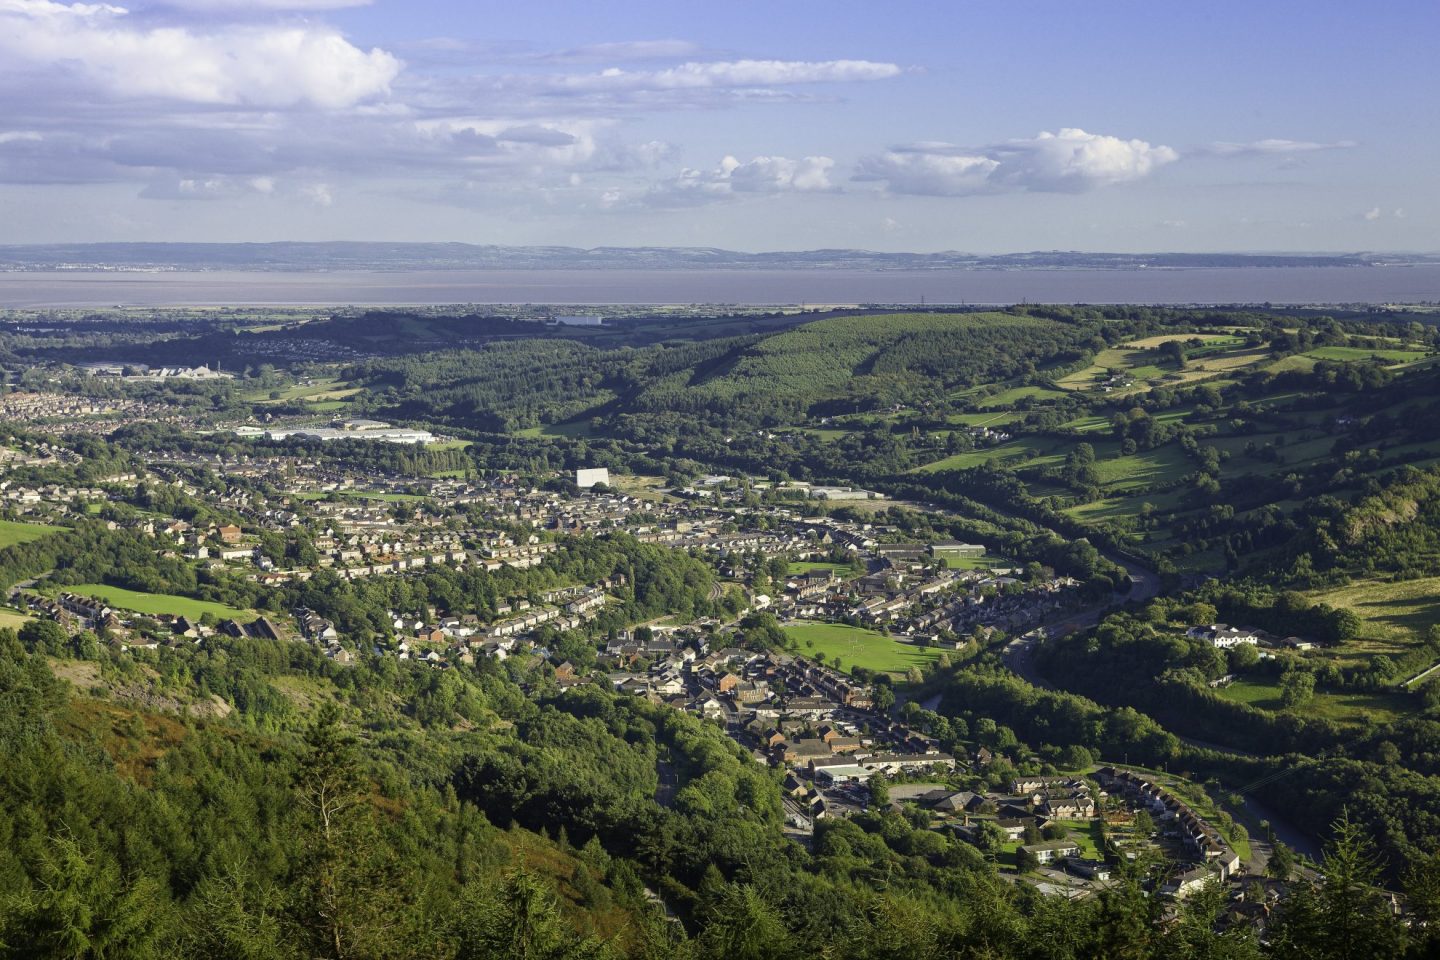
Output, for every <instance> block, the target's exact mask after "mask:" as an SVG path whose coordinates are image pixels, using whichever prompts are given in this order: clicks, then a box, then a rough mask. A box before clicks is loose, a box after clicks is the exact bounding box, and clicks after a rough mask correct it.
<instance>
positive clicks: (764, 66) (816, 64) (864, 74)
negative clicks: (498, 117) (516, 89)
mask: <svg viewBox="0 0 1440 960" xmlns="http://www.w3.org/2000/svg"><path fill="white" fill-rule="evenodd" d="M900 72H901V71H900V67H899V66H897V65H896V64H893V63H876V62H874V61H872V60H819V61H811V60H718V61H711V62H703V63H702V62H691V63H682V64H680V65H678V66H674V67H669V68H667V69H664V70H621V69H619V68H616V67H612V68H610V69H608V70H601V71H600V72H598V73H585V74H570V75H561V76H555V77H547V78H544V81H543V86H545V87H548V88H551V89H554V90H560V91H575V92H585V91H621V90H703V89H712V88H717V87H774V86H787V85H792V84H807V83H853V82H856V81H863V80H885V79H888V78H890V77H895V76H899V74H900Z"/></svg>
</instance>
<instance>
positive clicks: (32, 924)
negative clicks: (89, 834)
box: [0, 836, 167, 958]
mask: <svg viewBox="0 0 1440 960" xmlns="http://www.w3.org/2000/svg"><path fill="white" fill-rule="evenodd" d="M30 872H31V873H32V874H33V875H34V878H35V882H34V885H33V886H26V887H22V888H19V889H14V890H10V891H7V892H6V893H5V894H4V895H0V949H3V950H4V953H5V955H6V956H13V957H81V958H91V957H94V958H101V957H145V956H154V955H155V950H156V940H157V938H158V937H159V935H160V934H161V932H162V929H163V922H164V919H165V910H166V907H167V901H166V898H165V896H164V894H163V890H162V888H161V886H160V884H158V883H156V882H155V881H154V880H152V879H150V878H148V877H145V876H136V877H129V878H127V877H124V876H122V875H121V872H120V868H119V867H118V866H117V864H116V863H115V861H114V860H113V859H111V858H109V857H108V856H105V855H94V854H90V853H87V852H86V851H85V850H84V849H82V848H81V846H80V844H79V843H78V842H77V841H75V840H74V839H72V838H70V837H63V836H62V837H52V838H50V842H49V845H48V847H47V849H45V850H43V851H42V852H41V853H40V854H39V856H38V858H37V861H36V862H35V863H34V864H32V865H31V871H30Z"/></svg>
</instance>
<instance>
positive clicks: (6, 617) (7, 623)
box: [0, 610, 30, 630]
mask: <svg viewBox="0 0 1440 960" xmlns="http://www.w3.org/2000/svg"><path fill="white" fill-rule="evenodd" d="M29 622H30V615H29V614H28V613H21V612H20V611H18V610H0V629H3V628H9V629H12V630H19V629H20V628H21V627H23V626H25V624H27V623H29Z"/></svg>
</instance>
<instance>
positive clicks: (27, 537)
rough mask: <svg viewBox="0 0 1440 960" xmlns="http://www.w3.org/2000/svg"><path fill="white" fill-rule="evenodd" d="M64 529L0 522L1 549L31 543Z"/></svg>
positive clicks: (39, 524) (10, 521)
mask: <svg viewBox="0 0 1440 960" xmlns="http://www.w3.org/2000/svg"><path fill="white" fill-rule="evenodd" d="M63 529H65V528H64V527H52V526H49V525H47V524H43V523H20V522H19V521H17V520H0V547H10V546H14V545H15V544H17V543H30V542H32V541H35V540H39V539H41V538H43V537H48V536H50V535H51V534H54V533H59V532H60V531H61V530H63Z"/></svg>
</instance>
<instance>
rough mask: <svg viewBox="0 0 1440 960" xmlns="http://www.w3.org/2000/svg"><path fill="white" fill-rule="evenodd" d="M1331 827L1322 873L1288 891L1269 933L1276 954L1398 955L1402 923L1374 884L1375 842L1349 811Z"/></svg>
mask: <svg viewBox="0 0 1440 960" xmlns="http://www.w3.org/2000/svg"><path fill="white" fill-rule="evenodd" d="M1331 829H1332V830H1333V832H1334V839H1333V840H1332V841H1331V842H1330V843H1329V844H1327V845H1326V848H1325V862H1324V870H1323V874H1322V876H1321V879H1320V880H1319V882H1318V883H1312V884H1306V885H1305V886H1303V887H1301V888H1300V889H1299V890H1297V891H1295V892H1294V893H1293V894H1292V896H1291V898H1290V900H1289V901H1288V903H1287V905H1286V909H1285V911H1284V913H1283V914H1282V915H1281V917H1280V923H1279V924H1278V925H1277V928H1276V930H1275V932H1274V934H1273V936H1272V940H1271V942H1272V945H1273V952H1274V955H1275V956H1277V957H1280V958H1282V960H1290V958H1297V960H1298V958H1302V957H1303V958H1305V960H1310V958H1315V960H1351V958H1358V957H1393V956H1398V955H1399V954H1400V952H1401V950H1400V947H1401V939H1402V938H1401V928H1400V927H1399V925H1398V924H1396V923H1395V922H1394V919H1393V917H1392V916H1391V912H1390V901H1389V898H1388V897H1386V896H1385V894H1384V893H1383V891H1381V890H1380V889H1379V888H1378V886H1377V884H1378V883H1379V880H1380V862H1379V858H1378V857H1377V856H1376V854H1375V850H1374V847H1373V846H1372V845H1371V843H1370V841H1369V840H1368V839H1367V838H1366V837H1365V835H1364V834H1363V833H1362V832H1361V830H1360V827H1359V825H1358V824H1355V823H1352V822H1350V818H1349V816H1348V815H1342V816H1341V818H1340V819H1339V820H1337V821H1336V822H1335V823H1334V824H1333V825H1332V828H1331Z"/></svg>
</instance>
